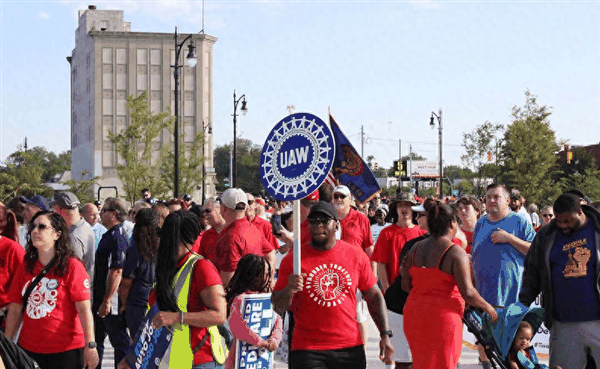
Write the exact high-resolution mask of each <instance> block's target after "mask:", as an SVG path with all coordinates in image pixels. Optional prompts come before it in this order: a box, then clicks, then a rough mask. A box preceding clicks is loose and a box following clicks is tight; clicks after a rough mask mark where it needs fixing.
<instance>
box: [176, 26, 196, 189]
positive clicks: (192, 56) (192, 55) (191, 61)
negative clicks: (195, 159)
mask: <svg viewBox="0 0 600 369" xmlns="http://www.w3.org/2000/svg"><path fill="white" fill-rule="evenodd" d="M191 38H192V35H191V34H190V35H188V36H187V37H186V38H185V39H184V40H183V42H181V44H180V43H179V41H178V34H177V27H175V64H174V65H171V67H172V68H173V69H174V72H173V78H174V80H175V86H174V88H175V93H174V97H175V107H174V109H173V110H174V113H175V129H174V130H173V140H174V143H175V150H174V151H175V152H174V154H175V160H174V165H173V166H174V168H173V170H174V172H175V173H174V174H175V175H174V183H173V197H175V198H179V68H182V67H183V65H180V64H179V54H180V53H181V49H183V45H184V44H185V42H186V41H187V40H189V39H191ZM188 49H189V52H188V55H187V56H186V61H187V63H188V65H189V66H190V67H192V68H193V67H195V66H196V62H197V61H198V60H197V59H196V52H195V49H196V47H195V46H194V44H193V40H190V44H189V45H188Z"/></svg>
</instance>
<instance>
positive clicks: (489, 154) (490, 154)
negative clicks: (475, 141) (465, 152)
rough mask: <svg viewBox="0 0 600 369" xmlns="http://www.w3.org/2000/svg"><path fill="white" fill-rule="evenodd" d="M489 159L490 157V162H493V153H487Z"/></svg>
mask: <svg viewBox="0 0 600 369" xmlns="http://www.w3.org/2000/svg"><path fill="white" fill-rule="evenodd" d="M487 157H488V161H492V152H491V151H488V152H487Z"/></svg>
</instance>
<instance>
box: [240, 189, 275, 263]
mask: <svg viewBox="0 0 600 369" xmlns="http://www.w3.org/2000/svg"><path fill="white" fill-rule="evenodd" d="M246 197H247V199H248V206H246V218H248V221H249V222H250V224H252V225H253V226H255V227H256V228H258V229H259V230H260V231H261V232H262V235H263V236H264V237H265V240H267V242H268V243H270V244H271V246H272V247H273V248H272V250H271V251H270V252H269V253H268V254H265V258H266V259H267V261H268V262H269V263H271V266H272V267H274V266H275V259H276V256H275V253H276V250H277V249H278V248H279V242H277V239H276V238H275V236H273V226H271V223H269V222H268V221H266V220H264V219H263V218H261V217H257V216H256V206H257V204H256V202H254V196H253V195H252V194H251V193H246Z"/></svg>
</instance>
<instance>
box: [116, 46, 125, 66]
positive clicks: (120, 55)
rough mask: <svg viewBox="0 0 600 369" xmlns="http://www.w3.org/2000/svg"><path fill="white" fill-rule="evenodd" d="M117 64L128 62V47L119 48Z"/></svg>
mask: <svg viewBox="0 0 600 369" xmlns="http://www.w3.org/2000/svg"><path fill="white" fill-rule="evenodd" d="M117 64H127V50H126V49H117Z"/></svg>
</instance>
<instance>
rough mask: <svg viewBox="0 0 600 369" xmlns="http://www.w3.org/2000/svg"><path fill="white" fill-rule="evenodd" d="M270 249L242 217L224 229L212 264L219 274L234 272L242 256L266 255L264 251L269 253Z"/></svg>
mask: <svg viewBox="0 0 600 369" xmlns="http://www.w3.org/2000/svg"><path fill="white" fill-rule="evenodd" d="M270 247H271V245H270V244H269V243H268V242H267V240H265V237H264V236H263V235H262V233H261V232H260V230H259V229H258V228H256V227H255V226H253V225H252V224H250V222H249V221H248V219H246V217H244V218H242V219H238V220H236V221H235V222H233V223H231V224H230V225H229V226H227V227H225V229H223V231H222V232H221V234H220V235H219V238H218V239H217V245H216V247H215V258H214V264H215V266H216V267H217V270H218V271H219V272H234V271H235V269H236V268H237V263H238V262H239V261H240V259H241V258H242V257H243V256H244V255H246V254H256V255H261V256H262V255H266V254H265V252H264V251H265V250H268V252H267V253H269V252H271V250H272V248H271V249H270Z"/></svg>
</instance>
